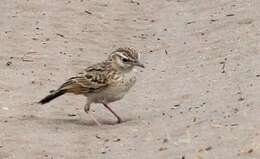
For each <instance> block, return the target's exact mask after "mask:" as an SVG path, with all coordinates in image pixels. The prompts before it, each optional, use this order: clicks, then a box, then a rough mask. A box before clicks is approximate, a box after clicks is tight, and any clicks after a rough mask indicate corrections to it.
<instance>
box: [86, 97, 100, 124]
mask: <svg viewBox="0 0 260 159" xmlns="http://www.w3.org/2000/svg"><path fill="white" fill-rule="evenodd" d="M90 104H91V103H89V102H87V103H86V104H85V107H84V111H85V112H86V113H87V114H88V115H89V116H90V118H91V119H92V120H94V122H95V123H96V124H97V125H98V126H101V123H100V122H99V121H98V120H97V119H96V118H95V117H94V116H93V115H92V114H91V113H90V112H89V110H90Z"/></svg>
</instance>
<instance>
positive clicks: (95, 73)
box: [59, 61, 115, 94]
mask: <svg viewBox="0 0 260 159" xmlns="http://www.w3.org/2000/svg"><path fill="white" fill-rule="evenodd" d="M114 74H115V72H114V71H113V69H112V67H111V64H110V62H107V61H106V62H103V63H99V64H96V65H93V66H90V67H88V68H86V69H85V70H84V71H83V72H81V73H79V74H78V75H77V76H74V77H72V78H70V79H68V80H67V81H66V82H65V83H64V84H63V85H62V86H61V87H60V88H59V90H66V92H69V93H74V94H86V93H91V92H98V91H100V90H102V89H104V88H106V87H107V86H108V85H109V84H110V83H111V80H110V79H111V78H112V77H113V76H114Z"/></svg>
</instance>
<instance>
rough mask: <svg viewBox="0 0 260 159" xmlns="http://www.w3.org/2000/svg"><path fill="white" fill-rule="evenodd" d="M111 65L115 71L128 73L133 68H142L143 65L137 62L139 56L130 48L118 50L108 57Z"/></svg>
mask: <svg viewBox="0 0 260 159" xmlns="http://www.w3.org/2000/svg"><path fill="white" fill-rule="evenodd" d="M109 60H111V61H112V65H113V67H114V68H115V69H118V70H120V71H124V72H128V71H130V70H132V69H133V68H134V67H135V66H138V67H142V68H144V65H143V64H142V63H141V62H140V61H139V60H140V54H139V53H138V52H137V51H136V50H134V49H131V48H118V49H117V50H115V51H114V52H112V53H111V54H110V56H109Z"/></svg>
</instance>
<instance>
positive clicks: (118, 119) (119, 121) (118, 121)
mask: <svg viewBox="0 0 260 159" xmlns="http://www.w3.org/2000/svg"><path fill="white" fill-rule="evenodd" d="M103 105H104V106H105V107H106V108H107V109H108V110H109V111H110V112H111V113H112V114H113V115H114V116H115V117H116V118H117V123H121V122H122V119H121V118H120V117H119V116H118V115H117V114H116V113H115V112H114V111H113V110H112V109H111V108H110V107H109V106H108V105H107V104H105V103H103Z"/></svg>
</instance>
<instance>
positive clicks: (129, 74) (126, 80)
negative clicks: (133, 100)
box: [39, 48, 144, 125]
mask: <svg viewBox="0 0 260 159" xmlns="http://www.w3.org/2000/svg"><path fill="white" fill-rule="evenodd" d="M136 66H137V67H142V68H144V65H143V64H142V63H141V62H140V54H139V53H138V52H137V51H136V50H135V49H132V48H118V49H116V50H115V51H113V52H112V53H111V54H110V55H109V57H108V58H107V59H106V60H105V61H103V62H100V63H97V64H94V65H92V66H90V67H87V68H86V69H84V71H82V72H81V73H79V74H77V75H76V76H74V77H71V78H69V79H68V80H67V81H66V82H65V83H63V84H62V85H61V86H60V87H59V88H58V89H57V90H54V91H51V92H50V94H49V95H48V96H46V97H45V98H43V99H42V100H40V101H39V103H40V104H46V103H48V102H50V101H51V100H53V99H55V98H57V97H59V96H61V95H64V94H67V93H71V94H75V95H84V96H86V97H87V102H86V104H85V107H84V111H85V112H86V113H87V114H89V110H90V106H91V104H92V103H100V104H102V105H103V106H104V107H105V108H107V109H108V110H109V111H110V112H111V113H112V114H113V115H114V116H115V117H116V118H117V123H121V122H122V119H121V118H120V117H119V116H118V115H117V114H116V113H115V112H114V111H113V110H112V109H111V108H110V106H109V104H110V103H112V102H115V101H118V100H121V99H122V98H123V97H124V96H125V95H126V94H127V92H129V90H130V89H131V88H132V87H133V86H134V84H135V83H136V70H135V67H136ZM91 117H92V118H93V116H91ZM93 119H94V120H95V122H96V123H97V124H98V125H101V124H100V123H99V122H98V121H97V120H96V119H95V118H93Z"/></svg>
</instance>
